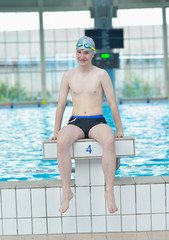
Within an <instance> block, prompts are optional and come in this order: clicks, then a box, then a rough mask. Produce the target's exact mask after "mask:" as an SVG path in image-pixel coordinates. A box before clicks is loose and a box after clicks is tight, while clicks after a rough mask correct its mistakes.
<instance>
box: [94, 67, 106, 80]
mask: <svg viewBox="0 0 169 240" xmlns="http://www.w3.org/2000/svg"><path fill="white" fill-rule="evenodd" d="M94 69H95V73H96V74H97V76H98V78H99V79H100V80H104V79H105V78H106V79H109V74H108V73H107V71H106V70H104V69H102V68H99V67H94Z"/></svg>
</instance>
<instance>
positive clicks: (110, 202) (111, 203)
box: [104, 189, 118, 213]
mask: <svg viewBox="0 0 169 240" xmlns="http://www.w3.org/2000/svg"><path fill="white" fill-rule="evenodd" d="M104 197H105V199H106V200H107V208H108V210H109V213H114V212H116V211H118V208H117V206H116V202H115V197H114V192H113V189H112V190H106V193H105V195H104Z"/></svg>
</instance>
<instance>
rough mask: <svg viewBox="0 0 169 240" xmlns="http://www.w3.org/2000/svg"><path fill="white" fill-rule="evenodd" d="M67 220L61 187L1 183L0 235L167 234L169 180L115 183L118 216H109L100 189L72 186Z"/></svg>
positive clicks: (139, 179) (53, 183)
mask: <svg viewBox="0 0 169 240" xmlns="http://www.w3.org/2000/svg"><path fill="white" fill-rule="evenodd" d="M72 190H73V192H74V194H75V197H74V198H73V199H72V200H71V203H70V208H69V210H68V211H67V212H66V213H65V214H62V215H61V214H60V212H59V211H58V209H59V206H60V202H61V192H62V190H61V185H60V182H59V181H57V180H56V181H54V180H51V181H48V182H46V181H25V182H1V183H0V206H1V207H0V235H17V234H18V235H23V234H57V233H86V232H126V231H155V230H169V176H165V177H136V178H116V180H115V196H116V203H117V205H118V209H119V210H118V212H116V213H115V214H113V215H111V214H109V213H108V212H107V207H106V202H105V199H104V186H102V185H100V186H99V185H97V186H94V185H93V186H75V183H74V181H72Z"/></svg>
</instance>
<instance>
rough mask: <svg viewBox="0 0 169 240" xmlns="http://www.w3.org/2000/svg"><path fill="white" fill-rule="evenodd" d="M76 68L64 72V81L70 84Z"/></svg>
mask: <svg viewBox="0 0 169 240" xmlns="http://www.w3.org/2000/svg"><path fill="white" fill-rule="evenodd" d="M74 72H75V68H73V69H71V70H68V71H66V72H64V74H63V77H62V82H64V83H67V84H69V81H70V79H71V78H72V76H73V75H74Z"/></svg>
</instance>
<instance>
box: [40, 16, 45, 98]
mask: <svg viewBox="0 0 169 240" xmlns="http://www.w3.org/2000/svg"><path fill="white" fill-rule="evenodd" d="M39 25H40V29H39V33H40V63H41V85H42V99H45V100H46V67H45V43H44V29H43V12H39Z"/></svg>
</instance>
